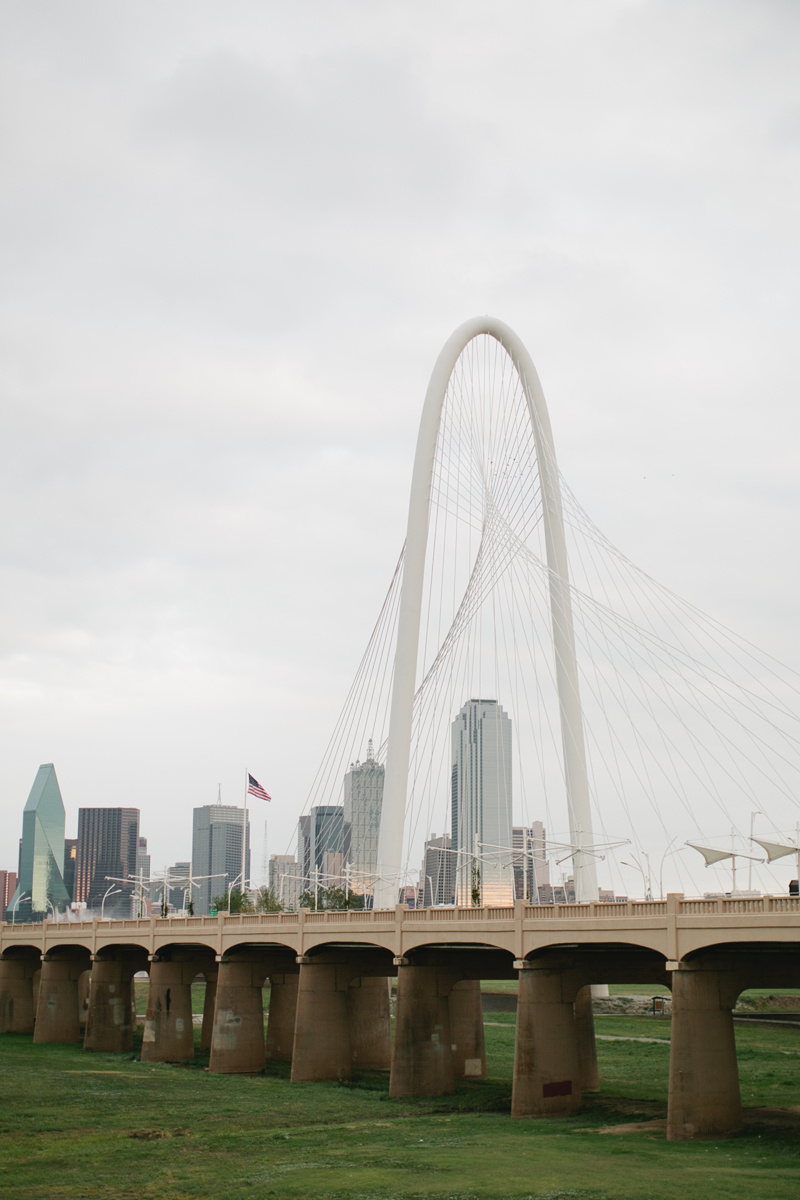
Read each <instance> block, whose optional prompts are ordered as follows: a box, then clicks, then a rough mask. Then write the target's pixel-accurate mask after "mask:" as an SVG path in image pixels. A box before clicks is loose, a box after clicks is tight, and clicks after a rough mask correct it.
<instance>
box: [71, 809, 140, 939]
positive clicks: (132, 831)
mask: <svg viewBox="0 0 800 1200" xmlns="http://www.w3.org/2000/svg"><path fill="white" fill-rule="evenodd" d="M138 848H139V809H138V808H79V809H78V845H77V853H76V857H75V885H74V888H73V897H74V899H75V901H77V902H78V903H84V904H86V906H87V907H88V908H90V909H93V908H96V909H100V908H101V907H102V909H103V912H104V914H105V915H106V916H113V917H129V916H130V915H131V897H132V895H133V890H134V883H135V877H136V854H137V851H138ZM119 880H130V884H129V885H126V884H125V883H120V882H118V881H119ZM112 881H114V882H112ZM110 887H115V888H117V889H119V890H118V891H117V892H116V893H115V894H110V895H109V896H108V899H107V900H106V901H105V903H103V896H104V895H105V894H106V892H107V891H108V889H109V888H110Z"/></svg>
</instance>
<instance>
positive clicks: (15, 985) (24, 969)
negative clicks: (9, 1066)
mask: <svg viewBox="0 0 800 1200" xmlns="http://www.w3.org/2000/svg"><path fill="white" fill-rule="evenodd" d="M33 1020H34V1014H33V970H32V963H31V961H30V960H29V959H25V958H2V959H0V1033H32V1032H33Z"/></svg>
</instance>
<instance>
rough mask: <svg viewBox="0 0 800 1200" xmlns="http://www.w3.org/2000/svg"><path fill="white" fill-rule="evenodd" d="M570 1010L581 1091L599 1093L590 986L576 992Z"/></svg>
mask: <svg viewBox="0 0 800 1200" xmlns="http://www.w3.org/2000/svg"><path fill="white" fill-rule="evenodd" d="M572 1010H573V1015H574V1020H575V1033H576V1036H577V1039H578V1073H579V1078H580V1081H581V1091H582V1092H599V1091H600V1076H599V1073H598V1070H597V1042H596V1041H595V1036H594V1013H593V1012H592V987H591V984H587V985H586V986H585V987H582V988H581V990H580V991H579V992H578V994H577V996H576V997H575V1001H574V1003H573V1006H572Z"/></svg>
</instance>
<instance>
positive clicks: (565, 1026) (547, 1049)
mask: <svg viewBox="0 0 800 1200" xmlns="http://www.w3.org/2000/svg"><path fill="white" fill-rule="evenodd" d="M565 975H566V972H565V971H563V970H559V969H556V968H552V967H547V966H546V965H545V964H542V965H541V966H539V965H537V964H535V963H534V964H533V965H526V967H525V968H524V969H522V970H520V973H519V993H518V998H517V1038H516V1044H515V1048H514V1086H513V1091H512V1098H511V1115H512V1117H549V1116H569V1115H570V1114H572V1113H576V1112H578V1111H579V1110H580V1107H581V1072H580V1066H579V1059H578V1033H577V1027H576V1023H575V1016H574V1010H573V1001H574V997H575V988H574V986H572V984H571V981H568V980H567V979H566V978H565Z"/></svg>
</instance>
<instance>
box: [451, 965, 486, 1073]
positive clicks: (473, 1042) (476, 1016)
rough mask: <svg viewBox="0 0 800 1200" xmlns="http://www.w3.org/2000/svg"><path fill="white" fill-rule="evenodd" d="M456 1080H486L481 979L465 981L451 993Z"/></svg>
mask: <svg viewBox="0 0 800 1200" xmlns="http://www.w3.org/2000/svg"><path fill="white" fill-rule="evenodd" d="M450 1033H451V1035H452V1038H453V1047H454V1049H453V1076H454V1078H455V1079H485V1078H486V1042H485V1039H484V1033H483V1005H482V1003H481V984H480V980H479V979H462V980H461V981H460V982H459V983H456V984H454V985H453V990H452V991H451V993H450Z"/></svg>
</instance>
